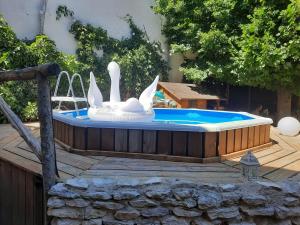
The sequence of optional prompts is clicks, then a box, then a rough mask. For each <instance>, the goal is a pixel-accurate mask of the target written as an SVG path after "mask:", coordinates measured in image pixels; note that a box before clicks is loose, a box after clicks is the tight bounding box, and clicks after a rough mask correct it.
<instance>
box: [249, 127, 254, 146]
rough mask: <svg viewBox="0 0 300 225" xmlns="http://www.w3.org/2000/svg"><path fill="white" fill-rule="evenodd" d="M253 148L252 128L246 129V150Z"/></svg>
mask: <svg viewBox="0 0 300 225" xmlns="http://www.w3.org/2000/svg"><path fill="white" fill-rule="evenodd" d="M253 146H254V127H249V129H248V148H252V147H253Z"/></svg>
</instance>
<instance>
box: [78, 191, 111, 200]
mask: <svg viewBox="0 0 300 225" xmlns="http://www.w3.org/2000/svg"><path fill="white" fill-rule="evenodd" d="M82 196H83V197H84V198H86V199H92V200H110V199H112V195H111V194H109V193H107V192H105V191H87V192H83V193H82Z"/></svg>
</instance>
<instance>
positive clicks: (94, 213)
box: [84, 206, 107, 220]
mask: <svg viewBox="0 0 300 225" xmlns="http://www.w3.org/2000/svg"><path fill="white" fill-rule="evenodd" d="M106 214H107V213H106V211H104V210H101V209H94V208H93V207H90V206H89V207H87V208H85V213H84V219H85V220H89V219H97V218H102V217H104V216H105V215H106Z"/></svg>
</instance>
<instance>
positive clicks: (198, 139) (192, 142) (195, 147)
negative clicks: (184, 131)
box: [187, 132, 203, 158]
mask: <svg viewBox="0 0 300 225" xmlns="http://www.w3.org/2000/svg"><path fill="white" fill-rule="evenodd" d="M202 134H203V133H200V132H189V133H188V149H187V155H188V156H192V157H198V158H200V157H202V155H203V138H202Z"/></svg>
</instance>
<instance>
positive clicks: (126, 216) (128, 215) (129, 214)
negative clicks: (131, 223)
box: [114, 208, 140, 221]
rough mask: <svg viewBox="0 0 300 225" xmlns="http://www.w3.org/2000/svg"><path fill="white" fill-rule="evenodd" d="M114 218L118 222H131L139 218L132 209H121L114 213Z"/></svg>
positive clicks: (138, 213) (137, 213) (136, 212)
mask: <svg viewBox="0 0 300 225" xmlns="http://www.w3.org/2000/svg"><path fill="white" fill-rule="evenodd" d="M114 216H115V218H116V219H118V220H125V221H128V220H133V219H136V218H138V217H139V216H140V212H139V211H137V210H136V209H133V208H126V209H121V210H119V211H117V212H116V213H115V215H114Z"/></svg>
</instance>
